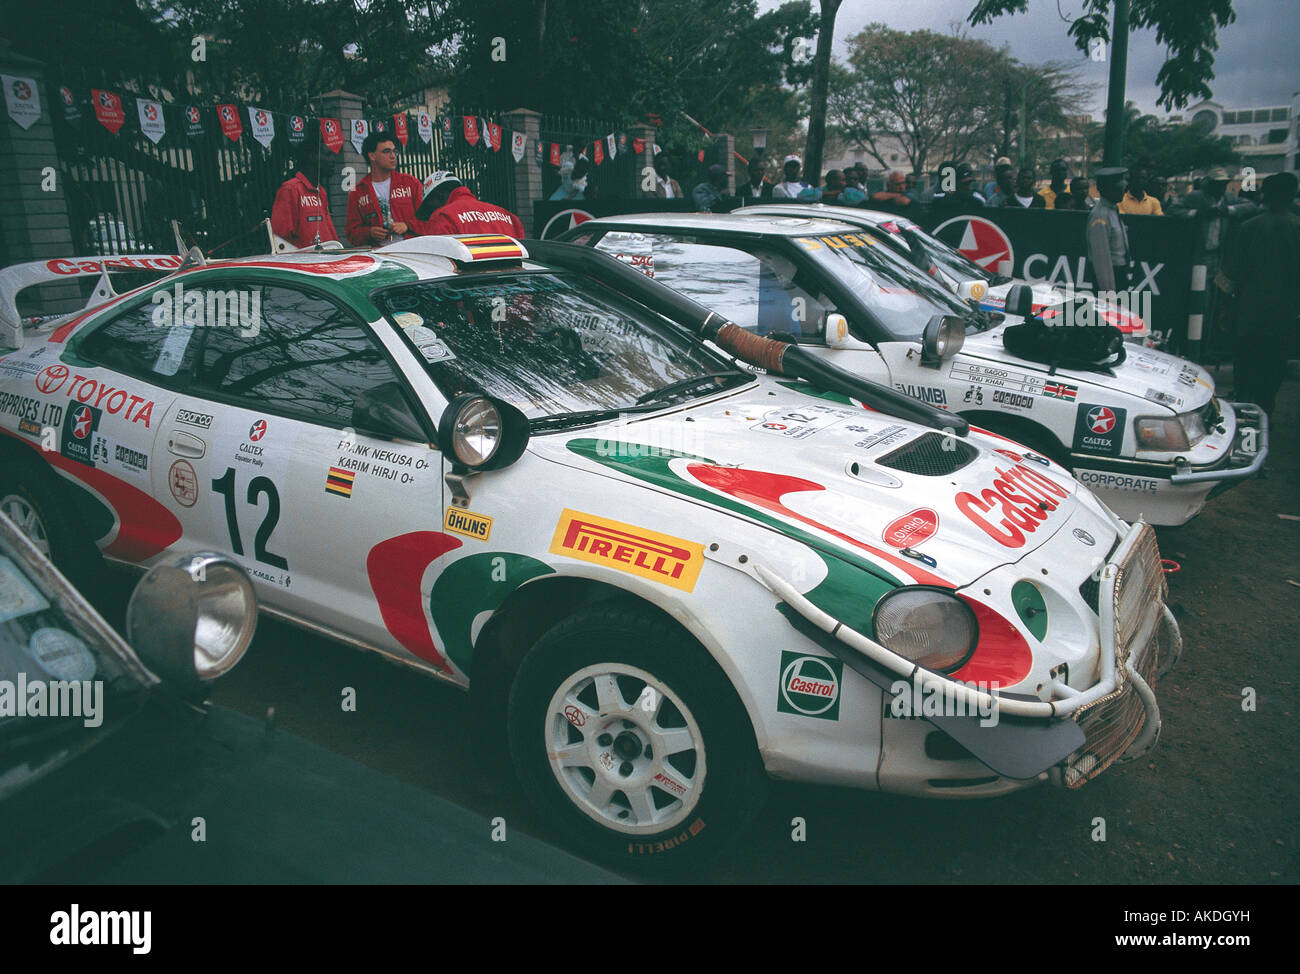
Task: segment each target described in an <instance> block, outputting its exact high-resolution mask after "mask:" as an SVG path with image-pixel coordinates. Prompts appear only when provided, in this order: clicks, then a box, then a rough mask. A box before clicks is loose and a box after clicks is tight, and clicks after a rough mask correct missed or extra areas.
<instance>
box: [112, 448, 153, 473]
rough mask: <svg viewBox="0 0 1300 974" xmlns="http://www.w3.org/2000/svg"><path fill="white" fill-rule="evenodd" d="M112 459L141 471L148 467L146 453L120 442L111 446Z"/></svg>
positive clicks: (131, 468)
mask: <svg viewBox="0 0 1300 974" xmlns="http://www.w3.org/2000/svg"><path fill="white" fill-rule="evenodd" d="M113 459H114V460H116V461H117V462H118V463H120V464H121V465H122V466H124V467H127V468H128V469H130V470H139V471H141V472H142V473H143V472H144V471H147V470H148V469H149V455H148V454H147V453H141V452H140V451H139V450H132V449H131V448H130V447H129V446H123V445H122V444H121V443H118V444H117V445H116V446H114V447H113Z"/></svg>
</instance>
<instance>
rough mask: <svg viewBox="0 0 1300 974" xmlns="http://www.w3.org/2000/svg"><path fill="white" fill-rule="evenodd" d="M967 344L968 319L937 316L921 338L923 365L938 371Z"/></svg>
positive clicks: (930, 322)
mask: <svg viewBox="0 0 1300 974" xmlns="http://www.w3.org/2000/svg"><path fill="white" fill-rule="evenodd" d="M965 342H966V319H964V318H959V317H957V316H956V315H935V316H934V317H933V318H931V319H930V320H929V322H928V323H927V324H926V326H925V332H924V333H923V334H922V336H921V364H922V365H923V366H925V367H926V368H931V369H937V368H938V367H939V366H940V365H941V364H942V363H943V362H944V361H946V360H947V359H950V358H952V357H953V356H954V355H956V354H957V353H958V352H959V351H961V347H962V345H963V344H965Z"/></svg>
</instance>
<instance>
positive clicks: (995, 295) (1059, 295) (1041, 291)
mask: <svg viewBox="0 0 1300 974" xmlns="http://www.w3.org/2000/svg"><path fill="white" fill-rule="evenodd" d="M1017 284H1029V286H1030V287H1031V288H1033V292H1034V311H1035V312H1038V311H1041V310H1042V309H1043V308H1047V307H1051V306H1052V305H1058V304H1062V303H1064V302H1065V301H1068V300H1069V295H1067V294H1066V293H1065V292H1064V291H1062V290H1061V289H1060V288H1057V287H1053V286H1052V285H1050V284H1047V283H1044V282H1042V281H1039V282H1037V283H1030V282H1029V281H1008V282H1007V283H1005V284H998V285H996V286H994V287H991V288H989V290H988V293H987V294H986V295H984V297H983V298H982V299H981V300H980V308H981V309H982V310H984V311H1004V310H1005V308H1006V304H1007V292H1009V291H1010V290H1011V289H1012V288H1013V287H1015V286H1016V285H1017ZM1097 307H1098V309H1100V311H1101V317H1102V319H1103V320H1105V321H1106V322H1107V323H1109V324H1112V325H1114V326H1115V327H1116V328H1118V329H1119V330H1120V331H1122V332H1123V333H1124V337H1126V338H1142V337H1145V336H1146V335H1149V334H1151V328H1150V326H1149V325H1148V324H1147V322H1146V320H1145V319H1144V318H1143V317H1142V316H1141V315H1138V314H1134V313H1133V312H1132V311H1128V310H1125V309H1124V308H1121V307H1120V306H1119V305H1118V304H1116V303H1115V302H1113V301H1104V300H1098V301H1097Z"/></svg>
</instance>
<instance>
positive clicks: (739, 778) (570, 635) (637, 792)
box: [507, 603, 767, 869]
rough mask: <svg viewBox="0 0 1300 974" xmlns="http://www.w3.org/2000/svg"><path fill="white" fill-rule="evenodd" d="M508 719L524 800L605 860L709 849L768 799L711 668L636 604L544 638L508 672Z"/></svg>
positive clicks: (750, 743)
mask: <svg viewBox="0 0 1300 974" xmlns="http://www.w3.org/2000/svg"><path fill="white" fill-rule="evenodd" d="M566 713H570V714H572V715H573V716H567V717H566ZM507 724H508V727H507V730H508V734H509V738H510V750H511V755H512V757H513V759H514V764H515V769H516V772H517V774H518V776H519V780H520V782H521V784H522V785H523V788H524V791H525V792H526V794H527V795H528V797H529V798H530V799H531V800H532V801H533V802H534V803H535V804H536V805H537V806H538V807H539V808H541V809H542V810H543V812H544V813H545V814H546V815H547V817H548V818H550V819H551V820H552V821H553V822H554V824H555V825H556V826H557V827H558V828H560V829H561V830H562V831H563V832H565V833H566V834H567V835H568V836H569V837H570V838H571V839H572V840H573V842H574V843H575V845H577V846H579V847H580V848H581V849H582V850H583V851H584V852H586V853H587V854H589V855H592V856H593V857H595V858H598V859H601V860H604V861H607V862H613V863H615V864H619V865H622V866H635V867H639V868H647V869H655V868H672V867H675V866H677V865H680V864H681V863H683V862H688V861H698V860H699V859H700V858H702V857H705V856H708V855H712V854H715V853H716V852H718V851H719V850H720V849H723V848H725V847H726V846H727V845H729V844H730V843H732V842H734V841H735V840H737V839H738V838H739V837H740V835H741V834H742V833H743V832H744V830H745V828H746V827H747V826H748V825H749V824H750V823H751V822H752V820H753V818H754V817H755V816H756V815H757V814H758V812H759V810H760V809H761V807H762V803H763V798H764V796H765V794H766V790H767V776H766V773H765V772H764V770H763V766H762V762H761V760H760V759H759V755H758V750H757V748H756V746H755V744H754V736H753V730H752V727H751V725H750V722H749V719H748V716H747V715H746V713H745V709H744V707H743V706H742V705H741V703H740V700H739V699H738V698H737V696H736V694H735V691H734V690H733V689H732V687H731V685H730V683H729V682H728V681H727V679H726V677H725V675H724V674H723V673H722V671H721V669H720V668H719V667H718V666H717V664H716V663H715V662H714V661H713V659H712V658H710V657H709V656H708V654H707V653H706V652H705V651H704V650H703V649H702V648H701V647H700V646H699V645H698V644H697V643H695V642H694V641H693V640H691V639H690V638H689V636H688V635H687V634H686V633H684V632H683V631H682V630H680V629H678V628H676V627H675V626H673V625H672V624H671V623H669V622H668V621H667V620H665V619H663V618H661V617H659V616H657V615H656V614H655V613H653V612H651V611H649V610H647V609H644V608H640V607H637V606H628V605H623V604H620V605H613V604H608V603H607V604H604V605H597V606H592V607H589V608H586V609H582V610H579V611H578V612H576V613H575V614H574V615H572V616H570V617H569V618H568V619H566V620H564V621H562V622H560V623H559V624H557V625H556V626H555V627H554V628H552V629H550V630H549V631H548V632H546V633H545V634H544V635H543V636H542V637H541V638H540V639H539V640H538V641H537V642H536V644H534V646H533V648H532V649H531V650H530V651H529V652H528V654H527V655H526V656H525V657H524V660H523V662H522V663H521V664H520V667H519V670H518V672H517V674H516V676H515V679H514V682H513V684H512V686H511V690H510V701H509V716H508V721H507ZM562 752H563V753H564V757H563V758H561V757H560V754H561V753H562ZM638 819H639V820H641V821H639V822H638V821H637V820H638Z"/></svg>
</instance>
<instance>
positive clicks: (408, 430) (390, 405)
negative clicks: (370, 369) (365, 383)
mask: <svg viewBox="0 0 1300 974" xmlns="http://www.w3.org/2000/svg"><path fill="white" fill-rule="evenodd" d="M352 428H353V429H355V430H356V431H357V432H359V433H372V434H378V435H380V436H397V437H400V438H401V439H404V440H425V439H427V435H426V434H425V432H424V430H422V429H421V428H420V424H419V422H417V421H416V419H415V417H414V416H412V415H411V407H410V405H409V404H408V403H407V401H406V397H405V396H403V395H402V387H401V386H400V385H398V384H397V383H396V382H381V383H380V384H379V385H377V386H372V387H371V388H369V389H366V390H365V391H363V392H360V393H358V394H357V397H356V398H355V399H354V400H353V402H352Z"/></svg>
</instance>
